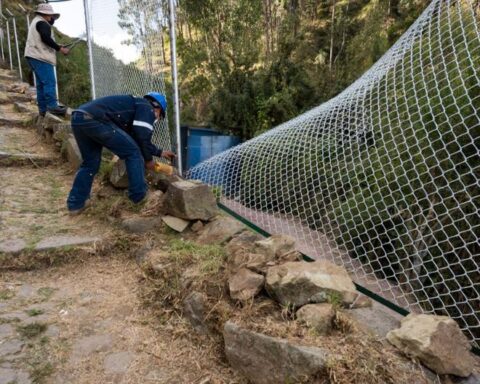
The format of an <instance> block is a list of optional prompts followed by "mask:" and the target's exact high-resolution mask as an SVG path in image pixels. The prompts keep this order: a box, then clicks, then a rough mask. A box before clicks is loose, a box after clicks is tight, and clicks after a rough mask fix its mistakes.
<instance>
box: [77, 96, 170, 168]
mask: <svg viewBox="0 0 480 384" xmlns="http://www.w3.org/2000/svg"><path fill="white" fill-rule="evenodd" d="M78 110H81V111H84V112H87V113H89V114H90V115H92V117H93V118H94V119H96V120H99V121H104V122H112V123H114V124H115V125H117V126H118V127H119V128H121V129H123V130H124V131H125V132H127V133H128V134H129V135H130V136H131V137H132V138H133V139H134V140H135V142H136V143H137V144H138V146H139V147H140V151H141V152H142V155H143V158H144V159H145V161H146V162H148V161H151V160H152V158H153V156H157V157H160V156H161V154H162V149H161V148H157V147H156V146H155V145H154V144H152V134H153V123H154V121H155V114H154V112H153V107H152V105H151V104H150V102H149V101H148V100H146V99H144V98H142V97H134V96H132V95H116V96H106V97H101V98H99V99H95V100H92V101H90V102H88V103H86V104H83V105H81V106H80V107H79V108H78Z"/></svg>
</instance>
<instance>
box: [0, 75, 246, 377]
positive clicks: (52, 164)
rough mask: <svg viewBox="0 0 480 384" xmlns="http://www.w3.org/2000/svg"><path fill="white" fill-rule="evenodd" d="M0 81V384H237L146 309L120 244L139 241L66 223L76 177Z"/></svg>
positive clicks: (94, 225) (73, 220)
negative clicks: (71, 188)
mask: <svg viewBox="0 0 480 384" xmlns="http://www.w3.org/2000/svg"><path fill="white" fill-rule="evenodd" d="M0 80H1V86H0V384H14V383H15V384H28V383H36V384H42V383H45V384H47V383H51V384H63V383H65V384H67V383H68V384H72V383H79V384H83V383H85V384H92V383H198V384H200V383H202V384H208V383H211V384H213V383H232V384H233V383H243V382H244V381H242V380H241V379H238V377H237V376H236V375H235V374H234V373H232V372H231V370H230V369H229V368H228V367H226V366H225V365H224V364H223V363H221V362H218V361H216V360H215V356H216V354H213V353H211V351H208V350H206V348H207V347H205V346H203V345H202V343H200V344H198V345H197V344H194V343H192V340H191V339H190V336H189V333H190V328H189V327H188V325H187V324H186V323H182V322H181V323H180V325H179V326H175V328H174V327H173V326H169V325H162V324H163V323H162V321H161V320H162V319H158V318H155V317H154V315H153V312H151V310H150V309H149V308H145V307H144V305H143V301H142V300H141V298H140V297H139V294H138V290H139V287H140V285H139V283H141V281H142V279H144V277H143V275H142V274H141V271H140V270H139V268H138V267H137V265H136V264H135V262H134V261H133V259H132V258H131V257H130V256H131V255H130V251H129V245H128V242H129V238H128V236H140V235H127V232H128V231H127V232H125V230H124V229H122V228H121V227H120V226H118V227H116V226H114V225H109V224H106V223H107V222H106V221H105V220H101V219H102V218H101V217H98V216H95V213H94V212H93V213H92V212H90V213H88V214H84V215H80V216H76V217H70V216H69V215H68V213H67V211H66V207H65V199H66V196H67V194H68V191H69V188H70V186H71V182H72V179H73V175H74V171H72V169H71V167H70V166H69V165H67V164H65V163H63V161H62V160H61V159H60V156H59V154H58V147H57V148H56V147H55V145H54V143H51V144H49V143H47V142H46V141H45V137H43V139H42V138H41V136H40V135H39V134H38V132H37V130H36V129H35V128H34V127H33V126H30V125H28V124H26V121H27V120H29V119H31V114H32V111H35V105H34V104H33V103H31V102H30V101H29V98H28V92H27V93H18V94H16V93H15V92H5V91H6V90H8V89H10V88H11V85H12V84H15V81H16V79H15V77H14V76H12V75H11V74H10V72H9V71H5V70H1V69H0ZM18 89H19V90H21V91H22V92H24V90H25V86H24V85H23V86H19V87H18ZM18 100H21V102H22V106H24V105H26V109H23V108H22V106H21V108H19V107H18V105H17V107H14V103H15V102H17V101H18ZM19 109H21V110H22V111H20V112H19ZM40 133H41V134H42V135H44V136H45V132H44V131H42V130H40ZM53 133H54V134H55V131H54V132H53ZM60 134H61V132H60ZM67 134H68V132H67ZM12 158H15V159H14V160H15V161H11V160H12ZM41 159H44V160H45V161H42V160H41ZM120 196H121V195H120ZM103 219H104V218H103ZM123 236H125V237H123ZM99 250H100V252H99ZM67 260H68V261H69V262H66V261H67ZM182 324H183V325H182ZM205 345H211V344H208V343H206V344H205Z"/></svg>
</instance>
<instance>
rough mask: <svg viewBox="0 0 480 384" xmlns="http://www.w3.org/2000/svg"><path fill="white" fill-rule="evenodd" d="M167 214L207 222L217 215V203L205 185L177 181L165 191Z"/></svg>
mask: <svg viewBox="0 0 480 384" xmlns="http://www.w3.org/2000/svg"><path fill="white" fill-rule="evenodd" d="M166 204H167V210H168V213H169V214H170V215H172V216H176V217H180V218H182V219H185V220H205V221H206V220H209V219H211V218H212V217H214V216H216V215H217V214H218V208H217V201H216V199H215V196H214V195H213V192H212V191H211V189H210V188H209V186H208V185H206V184H201V183H197V182H193V181H187V180H182V181H177V182H174V183H172V184H171V185H170V187H169V188H168V191H167V197H166Z"/></svg>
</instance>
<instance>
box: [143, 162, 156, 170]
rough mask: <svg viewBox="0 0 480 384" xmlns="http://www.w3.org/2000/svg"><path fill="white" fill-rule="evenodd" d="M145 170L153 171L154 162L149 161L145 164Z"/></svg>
mask: <svg viewBox="0 0 480 384" xmlns="http://www.w3.org/2000/svg"><path fill="white" fill-rule="evenodd" d="M145 168H147V169H149V170H151V171H154V170H155V160H150V161H147V162H146V163H145Z"/></svg>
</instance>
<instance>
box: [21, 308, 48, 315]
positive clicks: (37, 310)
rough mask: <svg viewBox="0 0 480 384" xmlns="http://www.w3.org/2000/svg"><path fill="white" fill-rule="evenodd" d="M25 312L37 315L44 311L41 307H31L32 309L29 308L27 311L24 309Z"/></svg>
mask: <svg viewBox="0 0 480 384" xmlns="http://www.w3.org/2000/svg"><path fill="white" fill-rule="evenodd" d="M25 312H26V313H27V315H28V316H31V317H34V316H38V315H43V314H44V311H43V309H37V308H32V309H29V310H27V311H25Z"/></svg>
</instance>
